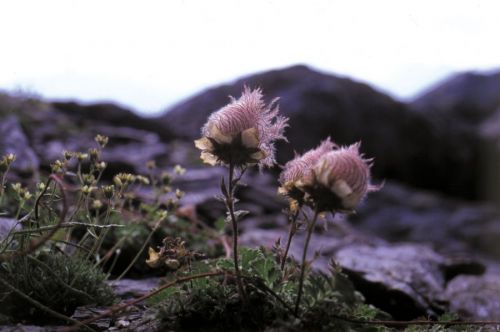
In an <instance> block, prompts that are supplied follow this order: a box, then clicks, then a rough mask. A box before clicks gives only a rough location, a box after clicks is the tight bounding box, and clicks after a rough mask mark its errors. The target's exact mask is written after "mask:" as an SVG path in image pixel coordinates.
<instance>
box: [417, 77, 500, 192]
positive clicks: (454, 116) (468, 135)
mask: <svg viewBox="0 0 500 332" xmlns="http://www.w3.org/2000/svg"><path fill="white" fill-rule="evenodd" d="M409 107H410V108H411V109H412V110H413V111H415V112H417V113H419V114H422V115H424V116H426V117H427V118H428V119H429V120H430V121H431V122H432V123H433V125H434V126H435V127H437V128H440V133H441V134H440V135H441V137H442V139H441V141H442V144H445V146H446V150H448V151H452V152H453V155H452V158H450V153H447V154H445V155H443V156H442V157H443V162H444V163H446V164H448V165H449V166H450V168H449V171H450V176H449V177H448V178H447V179H443V181H445V182H446V186H447V187H448V188H450V190H452V191H453V190H457V191H459V192H460V193H461V196H463V197H467V198H480V199H488V200H490V201H494V202H500V189H499V188H500V177H498V170H499V169H500V72H498V71H497V72H490V73H478V72H465V73H460V74H456V75H453V76H451V77H449V78H447V79H446V80H444V81H443V82H440V83H439V84H437V85H435V86H434V87H432V88H430V89H429V90H427V91H426V92H425V93H423V94H422V95H421V96H419V97H418V98H416V99H415V100H414V101H413V102H412V103H411V104H410V105H409Z"/></svg>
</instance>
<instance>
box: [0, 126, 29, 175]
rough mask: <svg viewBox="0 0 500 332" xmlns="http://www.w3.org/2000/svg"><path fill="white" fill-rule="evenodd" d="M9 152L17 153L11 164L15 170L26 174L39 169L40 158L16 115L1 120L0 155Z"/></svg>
mask: <svg viewBox="0 0 500 332" xmlns="http://www.w3.org/2000/svg"><path fill="white" fill-rule="evenodd" d="M8 153H13V154H15V155H16V160H15V161H14V162H13V163H12V166H11V169H12V170H13V171H15V172H18V173H24V174H32V173H35V172H37V171H38V168H39V161H38V158H37V156H36V154H35V153H34V151H33V150H32V149H31V147H30V145H29V142H28V140H27V138H26V136H25V135H24V132H23V129H22V128H21V125H20V123H19V121H18V120H17V118H16V117H14V116H8V117H7V118H5V119H2V120H1V121H0V157H1V156H3V155H6V154H8Z"/></svg>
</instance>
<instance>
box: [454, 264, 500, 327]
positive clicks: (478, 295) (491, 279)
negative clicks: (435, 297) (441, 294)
mask: <svg viewBox="0 0 500 332" xmlns="http://www.w3.org/2000/svg"><path fill="white" fill-rule="evenodd" d="M446 297H447V298H448V299H449V301H450V310H452V311H453V312H456V313H457V314H459V315H460V317H464V318H466V319H473V320H500V277H499V276H498V275H497V274H495V275H494V274H486V275H484V276H479V277H476V276H459V277H457V278H455V279H453V280H452V281H451V282H450V283H449V284H448V287H447V288H446Z"/></svg>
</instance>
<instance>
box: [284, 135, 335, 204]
mask: <svg viewBox="0 0 500 332" xmlns="http://www.w3.org/2000/svg"><path fill="white" fill-rule="evenodd" d="M335 148H338V146H337V145H336V144H335V143H334V142H332V141H331V140H330V137H328V138H327V139H326V140H324V141H323V142H321V144H320V145H319V146H318V147H316V148H315V149H312V150H309V151H307V152H306V153H304V154H303V155H302V156H300V155H297V156H296V157H295V158H294V159H292V160H290V161H289V162H287V163H286V164H285V166H284V167H283V171H282V172H281V174H280V177H279V182H280V183H281V187H279V188H278V193H280V194H281V195H284V196H287V197H289V198H291V199H294V200H297V201H298V202H299V204H302V203H303V198H304V192H303V191H301V190H300V189H298V188H297V184H298V183H300V182H301V181H303V179H304V177H309V176H310V173H311V172H312V170H313V167H314V166H315V165H316V163H317V162H318V160H319V158H320V157H321V156H323V155H324V154H326V153H328V152H330V151H332V150H333V149H335Z"/></svg>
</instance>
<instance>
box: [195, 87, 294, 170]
mask: <svg viewBox="0 0 500 332" xmlns="http://www.w3.org/2000/svg"><path fill="white" fill-rule="evenodd" d="M276 101H277V99H274V100H273V101H272V102H271V103H270V104H269V105H266V104H265V103H264V101H263V96H262V92H261V90H260V89H255V90H250V89H249V88H248V87H246V86H245V88H244V90H243V94H242V95H241V97H240V98H239V99H235V98H233V97H231V102H230V103H229V104H228V105H226V106H224V107H223V108H221V109H220V110H218V111H216V112H214V113H212V114H211V115H210V117H209V118H208V121H207V123H206V124H205V125H204V126H203V128H202V136H203V137H202V138H200V139H198V140H196V141H195V145H196V147H197V148H199V149H200V150H202V152H201V159H202V160H203V161H204V162H206V163H208V164H210V165H216V164H226V165H229V164H230V163H233V164H234V165H235V166H240V167H241V166H244V165H250V164H259V166H261V167H262V166H268V167H270V166H272V165H273V164H274V163H275V157H274V154H275V148H274V142H275V141H277V140H280V139H282V140H286V139H285V137H284V136H283V131H284V129H285V127H286V126H287V122H288V119H287V118H286V117H283V116H279V115H278V112H279V109H278V107H277V106H276V107H274V106H275V103H276Z"/></svg>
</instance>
